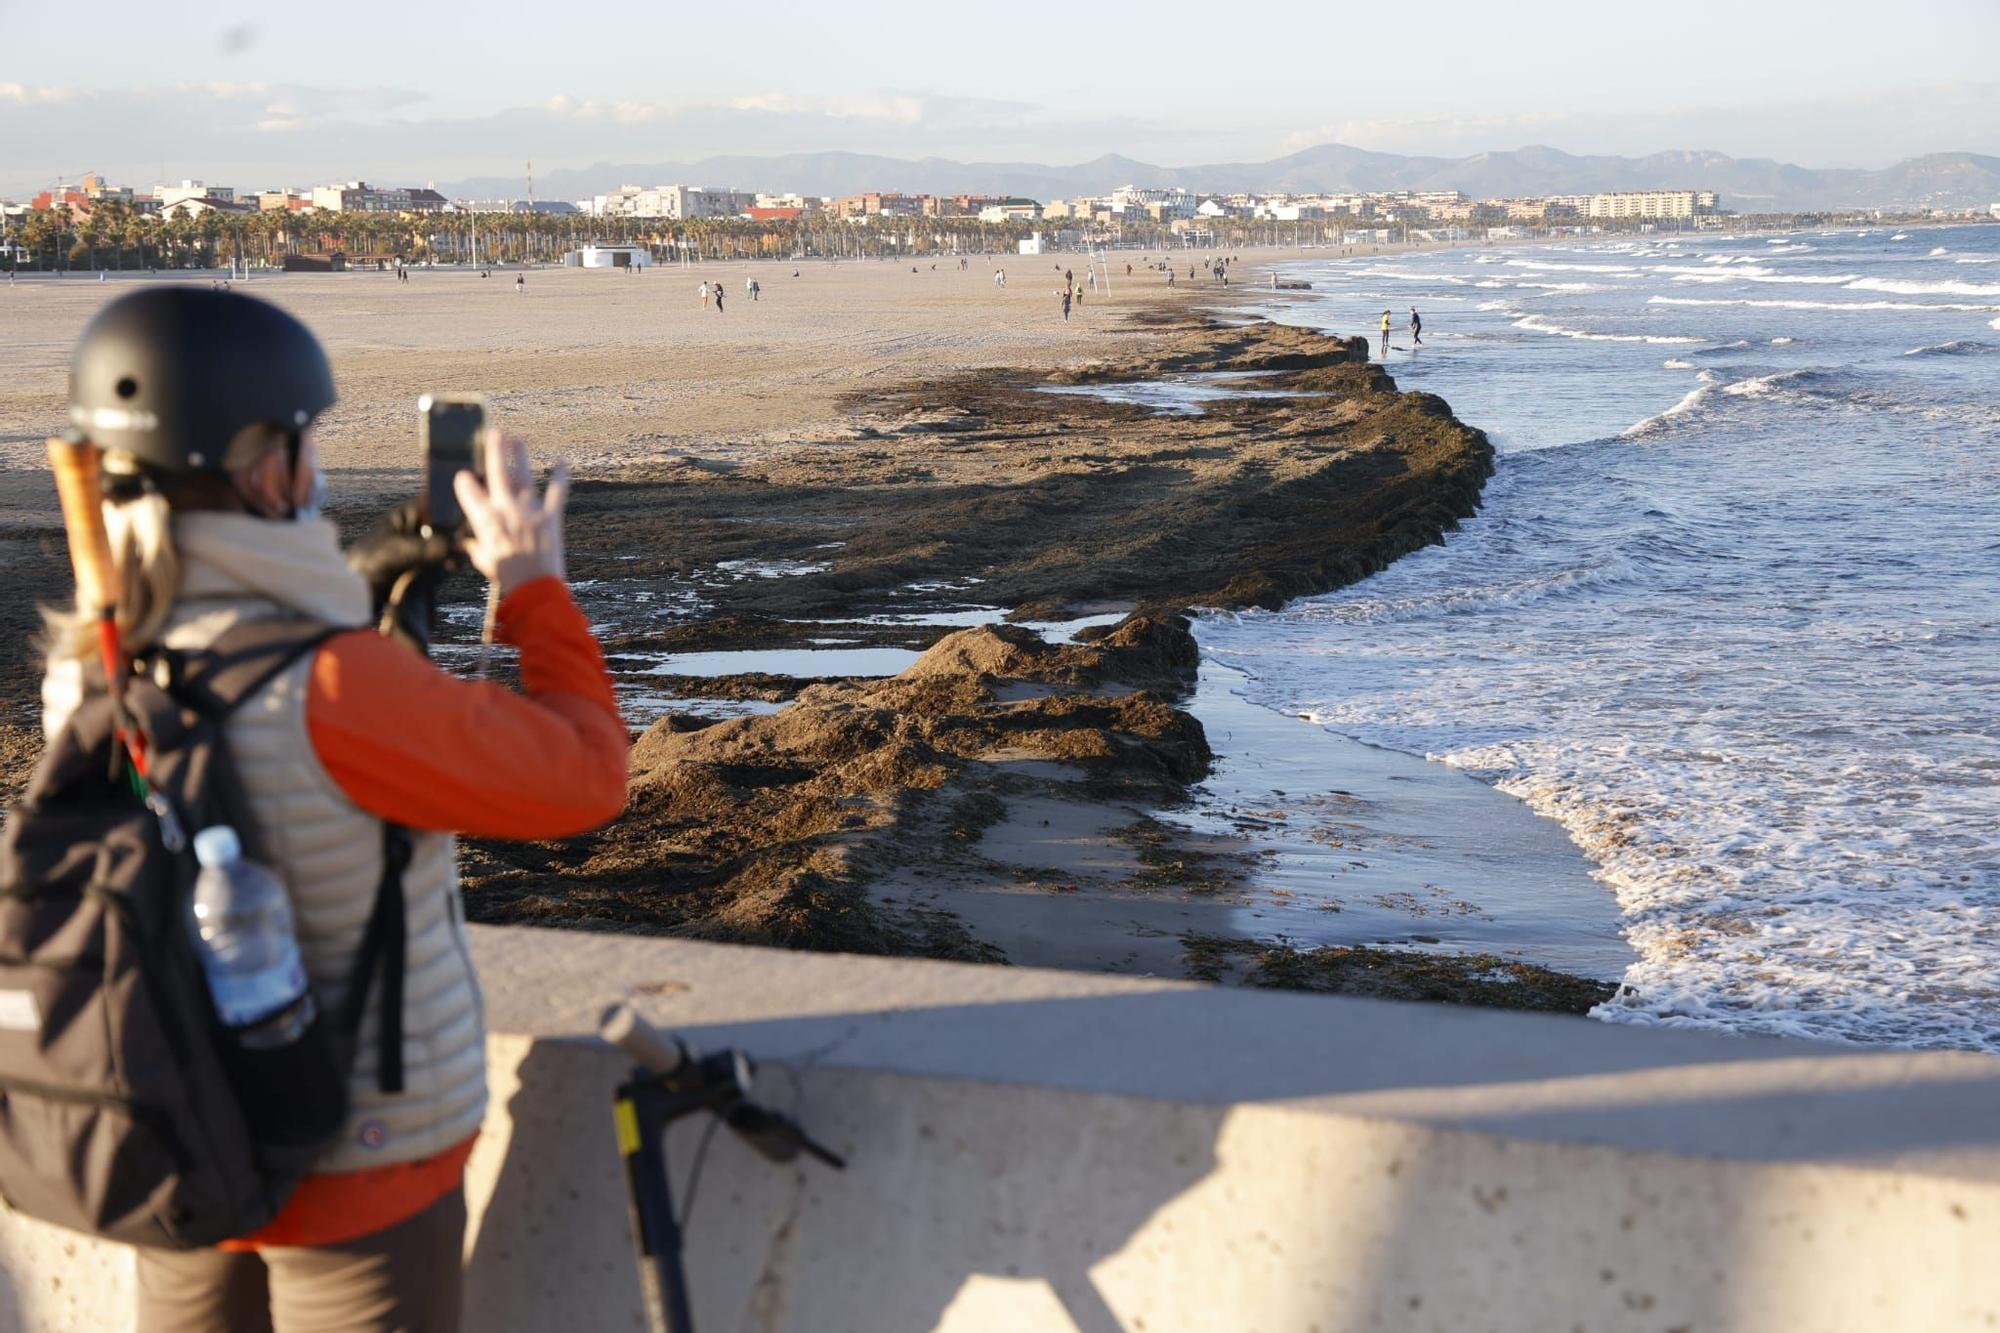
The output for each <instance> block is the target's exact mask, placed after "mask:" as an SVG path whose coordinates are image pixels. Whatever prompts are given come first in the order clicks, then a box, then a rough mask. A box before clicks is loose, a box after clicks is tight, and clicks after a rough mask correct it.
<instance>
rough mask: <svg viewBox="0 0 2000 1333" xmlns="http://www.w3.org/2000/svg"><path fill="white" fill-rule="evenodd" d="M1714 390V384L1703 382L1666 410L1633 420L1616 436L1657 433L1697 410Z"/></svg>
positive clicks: (1623, 438)
mask: <svg viewBox="0 0 2000 1333" xmlns="http://www.w3.org/2000/svg"><path fill="white" fill-rule="evenodd" d="M1714 392H1715V385H1714V384H1704V385H1702V386H1701V387H1700V388H1698V389H1690V390H1688V392H1687V394H1686V396H1685V397H1683V398H1682V399H1681V400H1680V401H1679V402H1678V403H1675V404H1674V405H1673V406H1672V407H1670V408H1668V409H1667V410H1666V411H1664V412H1656V413H1654V414H1653V415H1652V416H1650V417H1647V418H1646V419H1645V420H1644V421H1635V422H1633V423H1632V424H1631V425H1629V426H1627V427H1626V428H1625V429H1624V430H1621V431H1619V432H1618V438H1620V439H1622V440H1636V439H1639V438H1641V437H1642V436H1647V435H1654V434H1657V433H1659V432H1660V431H1662V430H1665V429H1666V428H1667V427H1668V426H1671V425H1672V424H1673V423H1674V422H1676V421H1678V420H1680V419H1681V418H1682V417H1685V416H1690V415H1692V414H1693V413H1695V412H1697V411H1699V410H1700V409H1701V406H1702V404H1703V403H1706V402H1707V401H1708V399H1709V395H1711V394H1713V393H1714Z"/></svg>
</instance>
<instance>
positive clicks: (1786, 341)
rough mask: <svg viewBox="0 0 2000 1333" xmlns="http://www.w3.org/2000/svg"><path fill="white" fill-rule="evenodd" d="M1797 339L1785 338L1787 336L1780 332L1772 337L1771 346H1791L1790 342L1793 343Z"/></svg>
mask: <svg viewBox="0 0 2000 1333" xmlns="http://www.w3.org/2000/svg"><path fill="white" fill-rule="evenodd" d="M1797 341H1798V339H1796V338H1787V337H1785V336H1784V335H1782V334H1780V335H1779V336H1778V337H1776V338H1773V339H1771V346H1773V347H1789V346H1791V345H1792V344H1793V343H1794V342H1797Z"/></svg>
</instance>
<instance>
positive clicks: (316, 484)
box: [292, 468, 326, 522]
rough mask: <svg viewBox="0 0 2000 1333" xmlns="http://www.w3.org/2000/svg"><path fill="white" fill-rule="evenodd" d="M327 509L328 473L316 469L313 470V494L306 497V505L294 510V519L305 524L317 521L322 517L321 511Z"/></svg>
mask: <svg viewBox="0 0 2000 1333" xmlns="http://www.w3.org/2000/svg"><path fill="white" fill-rule="evenodd" d="M325 508H326V473H324V472H321V471H319V470H318V469H317V468H315V469H314V470H313V480H312V493H311V494H310V495H308V496H306V502H305V503H304V504H302V505H300V506H298V507H297V508H296V509H294V510H292V518H293V520H294V521H296V522H305V521H306V520H308V519H315V518H318V517H319V516H320V511H321V510H323V509H325Z"/></svg>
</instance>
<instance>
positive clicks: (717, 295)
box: [715, 282, 722, 315]
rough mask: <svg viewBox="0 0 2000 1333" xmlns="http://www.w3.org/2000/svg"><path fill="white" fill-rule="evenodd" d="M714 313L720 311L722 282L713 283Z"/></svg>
mask: <svg viewBox="0 0 2000 1333" xmlns="http://www.w3.org/2000/svg"><path fill="white" fill-rule="evenodd" d="M715 313H716V314H718V315H719V314H721V313H722V284H721V283H719V282H718V283H716V284H715Z"/></svg>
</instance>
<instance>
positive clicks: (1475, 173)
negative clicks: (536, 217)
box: [440, 144, 2000, 213]
mask: <svg viewBox="0 0 2000 1333" xmlns="http://www.w3.org/2000/svg"><path fill="white" fill-rule="evenodd" d="M676 182H677V183H682V184H689V185H710V186H717V187H733V188H738V189H753V190H763V191H769V192H774V193H775V192H784V191H794V192H797V193H800V194H808V195H847V194H856V193H859V192H861V191H863V190H885V191H904V192H909V193H927V194H1007V195H1022V196H1025V197H1027V198H1030V199H1035V200H1043V201H1046V200H1049V199H1060V198H1068V197H1071V196H1074V195H1091V194H1102V193H1106V192H1108V191H1110V190H1114V189H1116V188H1117V187H1119V186H1120V185H1146V186H1159V187H1168V186H1184V187H1186V188H1188V189H1190V190H1200V191H1215V192H1218V193H1234V192H1239V191H1279V190H1285V191H1294V192H1306V191H1318V190H1328V191H1342V190H1356V191H1359V190H1463V191H1464V192H1465V193H1467V194H1469V195H1472V196H1473V197H1474V198H1489V197H1509V196H1536V195H1551V194H1591V193H1595V192H1597V191H1600V190H1644V189H1704V190H1714V191H1715V192H1716V193H1717V194H1719V195H1720V196H1722V206H1723V207H1724V208H1729V209H1734V210H1735V211H1737V212H1740V213H1757V212H1802V211H1810V210H1817V209H1838V208H1889V209H1907V208H1921V207H1926V206H1929V207H1940V208H1967V207H1984V206H1985V205H1987V204H1991V203H1994V202H1996V201H2000V158H1996V157H1982V156H1980V155H1979V154H1976V153H1931V154H1928V155H1926V156H1923V157H1913V158H1910V159H1908V160H1906V161H1903V162H1898V163H1896V164H1895V165H1894V166H1892V167H1887V168H1884V169H1882V170H1879V171H1869V170H1858V169H1852V168H1836V169H1819V170H1815V169H1813V168H1809V167H1801V166H1794V165H1792V164H1791V163H1787V162H1777V161H1773V160H1771V159H1770V158H1734V157H1729V156H1727V155H1725V154H1723V153H1714V152H1667V153H1652V154H1649V155H1647V156H1645V157H1610V156H1578V155H1575V154H1571V153H1565V152H1561V151H1559V150H1557V149H1554V148H1545V147H1528V148H1517V149H1513V150H1512V151H1509V152H1498V153H1478V154H1475V155H1473V156H1471V157H1455V158H1454V157H1405V156H1402V155H1400V154H1397V153H1373V152H1369V151H1367V150H1365V149H1360V148H1350V147H1347V146H1346V145H1344V144H1322V145H1320V146H1319V147H1316V148H1307V149H1304V150H1302V151H1300V152H1296V153H1291V154H1288V155H1286V156H1284V157H1278V158H1273V159H1271V160H1270V161H1268V162H1227V163H1213V164H1209V165H1205V166H1189V167H1163V166H1157V165H1154V164H1152V163H1149V162H1139V161H1136V160H1134V159H1132V158H1129V157H1119V156H1117V155H1115V154H1107V155H1105V156H1103V157H1099V158H1095V159H1093V160H1091V161H1089V162H1080V163H1078V164H1076V165H1075V166H1062V167H1057V166H1046V165H1043V164H1040V163H1033V162H955V161H951V160H949V159H946V158H938V157H926V158H921V159H917V160H914V161H913V160H909V159H904V158H894V157H878V156H871V155H869V154H865V153H842V152H824V153H789V154H784V155H781V156H775V157H743V156H737V157H708V158H703V159H701V160H699V161H692V162H647V163H603V162H601V163H598V164H596V165H594V166H589V167H578V168H566V169H560V170H556V171H552V172H548V173H547V174H546V175H544V176H543V178H542V179H541V180H539V181H538V182H537V183H536V191H535V192H536V194H537V195H538V196H539V197H541V198H544V199H587V198H589V197H590V196H592V195H595V194H601V193H604V192H606V191H608V190H613V189H616V188H617V187H618V186H620V185H626V184H636V185H661V184H670V183H676ZM440 188H441V189H443V190H444V192H445V193H446V194H447V195H450V196H452V197H455V198H461V199H497V198H510V197H517V196H519V195H520V194H521V193H522V188H523V182H522V181H521V179H520V178H519V177H492V176H489V177H478V178H473V179H469V180H462V181H456V182H452V183H449V184H447V185H444V186H441V187H440Z"/></svg>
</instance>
